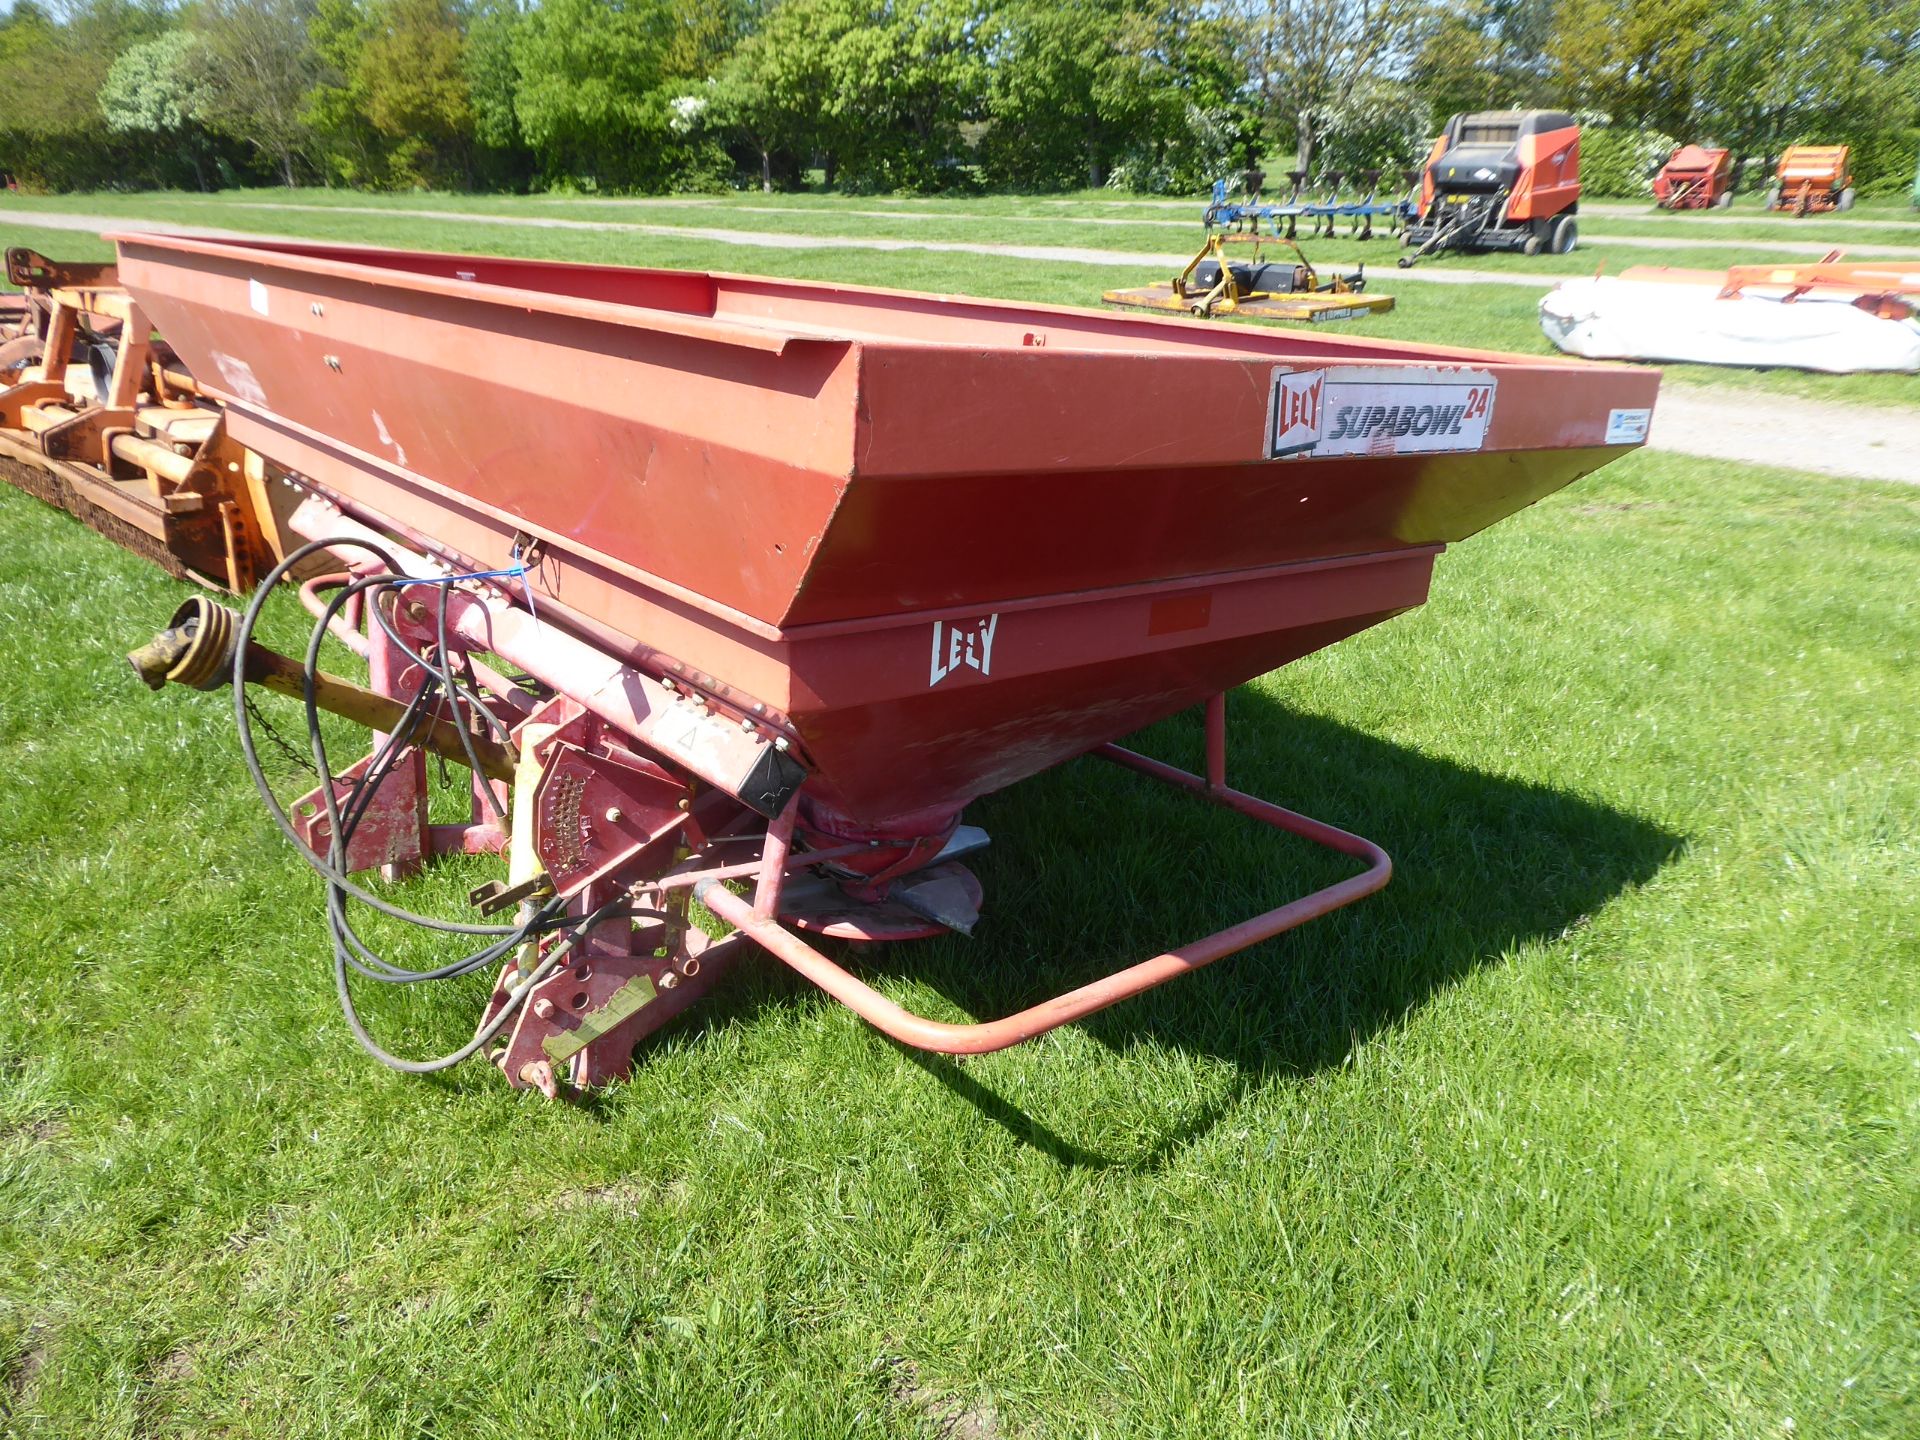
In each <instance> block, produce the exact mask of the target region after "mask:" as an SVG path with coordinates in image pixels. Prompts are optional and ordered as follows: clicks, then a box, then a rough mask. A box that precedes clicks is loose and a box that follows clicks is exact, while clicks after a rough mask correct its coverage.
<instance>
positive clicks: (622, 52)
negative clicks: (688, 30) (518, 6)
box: [513, 0, 672, 188]
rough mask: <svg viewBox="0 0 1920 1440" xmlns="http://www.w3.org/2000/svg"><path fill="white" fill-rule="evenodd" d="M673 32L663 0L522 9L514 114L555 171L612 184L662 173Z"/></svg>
mask: <svg viewBox="0 0 1920 1440" xmlns="http://www.w3.org/2000/svg"><path fill="white" fill-rule="evenodd" d="M671 38H672V25H671V14H670V12H669V11H668V9H667V7H666V5H665V4H664V3H661V0H630V3H623V4H619V5H610V4H606V3H604V0H543V3H542V4H540V5H538V6H536V7H535V8H533V9H531V10H529V11H528V12H527V13H526V15H525V16H523V17H522V19H521V21H520V23H519V25H518V26H517V27H516V28H515V30H514V32H513V59H514V66H515V69H516V70H517V71H518V74H519V83H518V85H517V87H516V89H515V91H514V115H515V117H516V118H517V119H518V121H519V124H520V129H521V131H522V133H524V134H525V136H526V138H527V143H528V144H529V145H531V146H532V148H533V150H534V152H535V154H536V155H537V156H538V157H539V160H540V165H541V168H542V170H543V171H544V172H545V173H546V174H547V175H548V177H549V178H550V179H559V178H562V177H571V178H573V179H576V180H583V181H586V182H588V183H590V184H594V185H598V186H605V187H608V188H623V187H626V186H631V185H636V184H641V185H644V184H646V183H648V182H649V181H652V180H657V179H658V177H659V176H660V174H661V173H662V172H663V169H664V164H663V157H662V151H663V150H664V147H665V143H666V142H665V137H666V134H667V131H666V119H667V115H666V109H665V103H666V102H665V100H664V99H663V98H662V97H661V96H660V95H659V89H660V85H661V82H662V81H663V80H664V79H665V78H666V59H667V53H668V46H669V41H670V40H671Z"/></svg>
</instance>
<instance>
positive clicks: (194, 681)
mask: <svg viewBox="0 0 1920 1440" xmlns="http://www.w3.org/2000/svg"><path fill="white" fill-rule="evenodd" d="M239 618H240V617H239V616H237V615H236V614H234V612H233V611H231V610H229V609H228V608H227V607H226V606H224V605H217V604H215V603H214V602H213V601H211V600H209V599H207V598H206V597H204V596H200V595H196V596H194V597H193V599H191V600H189V601H187V603H186V604H184V605H182V606H181V607H180V608H179V609H178V610H176V611H174V614H173V620H172V622H171V623H170V624H169V625H168V627H167V628H166V629H165V630H162V631H160V632H159V633H158V634H157V635H155V636H154V637H153V639H152V640H150V641H149V642H147V643H146V644H145V645H142V646H141V647H140V648H139V649H138V650H134V651H131V652H129V653H128V655H127V660H128V662H129V663H130V664H131V665H132V666H133V669H134V673H135V674H137V675H138V676H139V677H140V678H141V679H142V680H144V681H145V682H146V684H147V686H148V688H149V689H153V690H158V689H160V688H161V687H163V686H164V685H166V683H167V682H168V681H169V680H171V681H173V682H174V683H175V684H179V685H190V686H192V687H193V688H194V689H196V690H217V689H219V688H220V686H222V685H223V684H226V683H227V682H228V680H229V678H230V677H231V676H232V674H233V639H234V627H235V625H236V624H237V623H238V621H239ZM246 675H247V679H248V680H250V681H252V682H253V683H254V684H256V685H259V686H261V687H263V688H265V689H268V690H271V691H273V692H274V693H275V694H276V695H286V696H289V697H291V698H292V699H295V700H300V699H304V698H305V696H306V693H307V672H306V669H305V667H304V666H302V665H301V664H300V662H299V661H298V660H292V659H289V658H288V657H287V656H285V655H282V654H280V653H278V652H277V651H273V650H269V649H267V647H266V646H264V645H260V644H254V643H249V644H248V646H247V668H246ZM313 699H314V703H315V704H316V705H318V706H319V707H320V708H321V709H322V710H328V711H331V712H332V713H333V714H335V715H339V716H343V717H344V718H346V719H348V720H352V721H354V722H356V723H357V724H361V725H365V726H366V727H367V728H368V729H369V730H379V731H386V732H391V731H394V730H397V729H399V728H400V726H401V725H402V724H403V723H404V721H405V718H406V713H407V707H406V706H405V705H403V704H402V703H401V702H400V701H398V700H393V699H389V698H388V697H387V696H385V695H381V694H377V693H376V692H374V691H372V690H369V689H367V688H366V687H365V686H364V685H356V684H354V683H353V682H352V681H351V680H342V679H341V678H340V677H339V676H337V675H329V674H327V673H325V672H324V671H316V672H314V676H313ZM408 738H409V739H410V740H411V741H412V742H413V743H414V744H416V745H419V746H421V747H422V748H423V749H426V750H431V751H432V752H433V753H434V754H436V755H442V756H445V757H446V758H447V759H449V760H458V761H460V762H461V763H462V764H465V763H467V751H466V748H465V745H471V746H472V747H473V752H474V754H475V755H477V756H478V757H479V759H480V769H481V771H482V773H483V774H485V775H486V776H487V778H488V779H490V780H512V779H513V772H514V760H513V757H512V755H510V754H509V753H508V752H507V751H506V749H505V748H503V747H502V746H501V745H499V744H498V743H497V742H495V741H493V740H491V739H489V738H488V737H486V736H484V735H467V736H466V737H465V744H463V743H462V735H461V731H460V730H459V728H458V727H456V726H455V725H454V724H453V723H452V722H451V721H447V720H421V721H419V722H417V723H416V724H415V725H414V727H413V730H412V733H411V734H410V735H409V737H408Z"/></svg>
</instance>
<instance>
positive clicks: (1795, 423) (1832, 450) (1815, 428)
mask: <svg viewBox="0 0 1920 1440" xmlns="http://www.w3.org/2000/svg"><path fill="white" fill-rule="evenodd" d="M1915 383H1916V384H1920V380H1916V382H1915ZM1647 444H1648V445H1649V446H1651V447H1652V448H1653V449H1655V450H1671V451H1674V452H1676V453H1678V454H1681V455H1700V456H1704V457H1706V458H1707V459H1711V460H1732V461H1736V462H1738V463H1741V464H1747V465H1779V466H1782V467H1784V468H1787V469H1792V470H1813V471H1816V472H1818V473H1820V474H1822V475H1844V476H1847V477H1848V478H1850V479H1855V480H1898V481H1901V482H1903V483H1905V484H1908V485H1920V410H1893V409H1889V408H1887V407H1885V406H1868V405H1837V404H1833V403H1832V402H1829V401H1820V400H1802V399H1799V398H1797V397H1794V396H1790V395H1762V394H1758V393H1754V392H1745V393H1743V392H1741V391H1737V390H1733V389H1730V388H1727V387H1724V386H1721V387H1708V386H1704V385H1675V384H1673V383H1672V382H1670V381H1669V382H1668V383H1666V384H1663V385H1662V386H1661V387H1660V398H1659V399H1658V400H1657V401H1655V402H1654V407H1653V433H1652V435H1651V436H1650V437H1649V438H1648V440H1647Z"/></svg>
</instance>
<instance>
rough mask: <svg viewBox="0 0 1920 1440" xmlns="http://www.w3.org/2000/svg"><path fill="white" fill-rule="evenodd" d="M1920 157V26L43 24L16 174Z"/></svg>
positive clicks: (801, 177)
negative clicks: (1488, 126)
mask: <svg viewBox="0 0 1920 1440" xmlns="http://www.w3.org/2000/svg"><path fill="white" fill-rule="evenodd" d="M1531 106H1542V107H1552V108H1560V109H1567V110H1572V111H1575V112H1577V113H1579V114H1580V115H1581V116H1582V118H1583V119H1584V120H1586V121H1587V122H1588V123H1589V124H1590V126H1592V127H1593V128H1591V129H1590V130H1589V133H1588V139H1587V152H1586V153H1587V168H1588V172H1589V177H1590V182H1591V183H1592V184H1593V188H1596V189H1598V190H1601V191H1609V190H1611V191H1612V192H1614V193H1621V192H1623V191H1630V190H1631V189H1632V188H1633V187H1634V186H1636V185H1638V184H1641V183H1642V182H1643V181H1644V176H1645V172H1646V170H1647V168H1648V167H1649V166H1650V165H1653V164H1657V163H1658V162H1659V160H1660V159H1663V158H1664V155H1665V151H1666V150H1667V149H1669V148H1671V146H1672V144H1674V143H1676V142H1677V141H1680V140H1700V141H1710V142H1714V143H1719V144H1723V145H1727V146H1729V147H1731V148H1733V149H1734V150H1735V151H1736V153H1739V154H1742V155H1753V156H1759V155H1767V154H1772V153H1777V151H1778V150H1779V149H1780V148H1782V147H1783V146H1785V145H1786V144H1789V143H1794V142H1797V141H1829V142H1832V141H1841V142H1847V143H1851V144H1852V145H1853V146H1854V147H1855V150H1856V169H1857V171H1858V173H1859V178H1860V182H1861V188H1862V190H1863V192H1865V193H1872V192H1873V191H1875V190H1891V189H1893V188H1896V187H1898V186H1901V185H1902V184H1904V183H1906V182H1908V181H1910V180H1911V177H1912V175H1913V170H1914V166H1915V161H1916V155H1920V128H1916V127H1920V0H1204V3H1187V0H1160V3H1154V0H537V3H534V0H187V3H179V4H176V3H166V0H16V3H15V5H14V7H13V9H12V10H11V12H10V13H8V14H7V15H5V16H4V17H0V171H4V172H6V173H8V174H9V175H11V176H12V177H13V178H14V179H15V180H16V182H17V183H20V184H23V185H27V186H30V187H34V188H42V189H75V188H87V187H106V186H111V187H125V188H140V187H149V186H174V187H182V188H203V189H204V188H215V187H220V186H231V185H241V184H264V183H282V184H288V185H293V184H314V183H319V184H328V185H341V186H353V187H362V188H368V189H404V188H415V187H432V188H444V189H498V190H528V189H547V190H578V191H588V192H604V193H653V192H665V191H674V190H682V191H701V190H719V189H725V188H729V187H734V186H742V185H746V186H755V187H759V188H763V189H766V190H777V189H789V188H797V187H800V186H802V185H804V184H809V183H811V184H820V183H824V184H825V185H826V186H827V187H828V188H831V189H836V190H841V191H847V192H854V193H862V192H865V193H872V192H896V191H922V192H926V191H964V190H968V189H978V188H991V189H1011V190H1057V189H1067V188H1077V187H1081V186H1101V185H1116V186H1124V187H1127V188H1131V189H1139V190H1149V191H1170V192H1181V193H1190V192H1194V191H1198V190H1200V189H1202V188H1204V187H1205V185H1206V184H1208V183H1209V182H1210V181H1211V180H1212V179H1213V178H1215V177H1217V176H1219V175H1223V174H1226V173H1229V172H1232V171H1235V170H1238V169H1239V168H1241V167H1243V166H1246V165H1250V164H1253V163H1256V162H1258V161H1261V160H1262V159H1263V157H1264V163H1266V164H1267V165H1269V166H1278V167H1279V168H1283V169H1284V168H1293V167H1298V168H1301V169H1312V170H1325V169H1346V170H1359V169H1365V168H1369V167H1377V168H1381V169H1383V170H1385V171H1387V172H1389V174H1395V173H1397V172H1398V170H1399V169H1401V168H1402V167H1406V166H1410V165H1413V164H1415V163H1417V161H1418V159H1419V157H1420V155H1421V154H1422V152H1423V150H1424V141H1425V137H1427V136H1429V135H1432V134H1434V133H1435V132H1436V129H1437V127H1438V125H1439V124H1440V122H1441V121H1443V120H1444V118H1445V117H1446V116H1447V115H1448V114H1450V113H1452V112H1453V111H1456V110H1463V109H1492V108H1507V107H1531Z"/></svg>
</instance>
